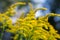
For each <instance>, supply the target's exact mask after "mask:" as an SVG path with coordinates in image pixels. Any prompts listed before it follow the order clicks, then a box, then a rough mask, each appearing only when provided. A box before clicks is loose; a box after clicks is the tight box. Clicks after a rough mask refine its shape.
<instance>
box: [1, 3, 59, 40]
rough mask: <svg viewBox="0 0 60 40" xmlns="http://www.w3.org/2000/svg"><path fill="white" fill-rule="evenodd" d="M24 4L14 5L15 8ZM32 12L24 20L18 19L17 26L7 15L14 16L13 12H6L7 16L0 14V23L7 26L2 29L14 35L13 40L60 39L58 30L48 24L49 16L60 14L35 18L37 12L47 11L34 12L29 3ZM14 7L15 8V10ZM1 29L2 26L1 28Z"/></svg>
mask: <svg viewBox="0 0 60 40" xmlns="http://www.w3.org/2000/svg"><path fill="white" fill-rule="evenodd" d="M17 4H22V3H16V4H13V6H14V5H15V6H16V5H17ZM29 5H30V7H31V10H30V12H29V13H28V14H27V15H26V17H24V18H19V19H17V22H16V23H15V24H12V20H11V18H10V17H9V16H8V15H7V14H10V13H11V14H13V12H11V10H12V9H13V7H11V8H12V9H9V11H7V12H5V14H0V22H1V23H2V24H3V25H5V26H3V25H2V28H3V29H4V30H5V31H6V32H10V33H13V34H14V35H15V36H13V37H12V38H13V40H57V38H59V39H60V34H58V33H57V32H58V31H57V30H55V29H54V28H53V26H52V25H50V23H49V22H48V17H49V16H60V14H53V13H51V14H48V15H46V16H42V17H39V18H38V19H36V18H35V14H34V13H35V12H36V11H37V10H40V9H42V10H46V9H45V8H40V9H36V10H33V7H32V5H31V4H30V3H29ZM15 6H14V8H15ZM12 11H14V10H12ZM0 28H1V26H0Z"/></svg>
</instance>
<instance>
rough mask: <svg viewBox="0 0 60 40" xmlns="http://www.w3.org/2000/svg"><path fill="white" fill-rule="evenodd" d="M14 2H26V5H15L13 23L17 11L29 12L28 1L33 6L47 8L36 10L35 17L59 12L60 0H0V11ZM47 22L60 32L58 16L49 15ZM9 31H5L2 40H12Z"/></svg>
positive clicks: (17, 14)
mask: <svg viewBox="0 0 60 40" xmlns="http://www.w3.org/2000/svg"><path fill="white" fill-rule="evenodd" d="M16 2H26V5H24V6H22V5H18V6H16V8H15V10H16V17H15V16H14V17H12V20H13V23H14V22H15V21H16V18H17V17H19V16H20V15H19V13H22V12H25V13H26V14H27V13H28V12H29V9H30V8H29V5H28V3H29V2H30V3H31V4H32V5H33V8H34V9H36V8H44V7H45V8H47V10H45V11H44V10H39V11H37V12H36V15H35V17H36V18H37V17H41V16H45V15H46V14H49V13H56V14H60V0H0V12H1V13H3V12H5V11H6V10H7V9H8V8H9V7H10V6H11V5H12V4H14V3H16ZM48 21H49V23H50V24H51V25H53V26H54V28H55V29H56V30H58V31H59V32H58V33H60V17H57V16H55V17H49V20H48ZM10 36H11V35H10V33H5V35H4V39H3V40H12V39H10Z"/></svg>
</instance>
